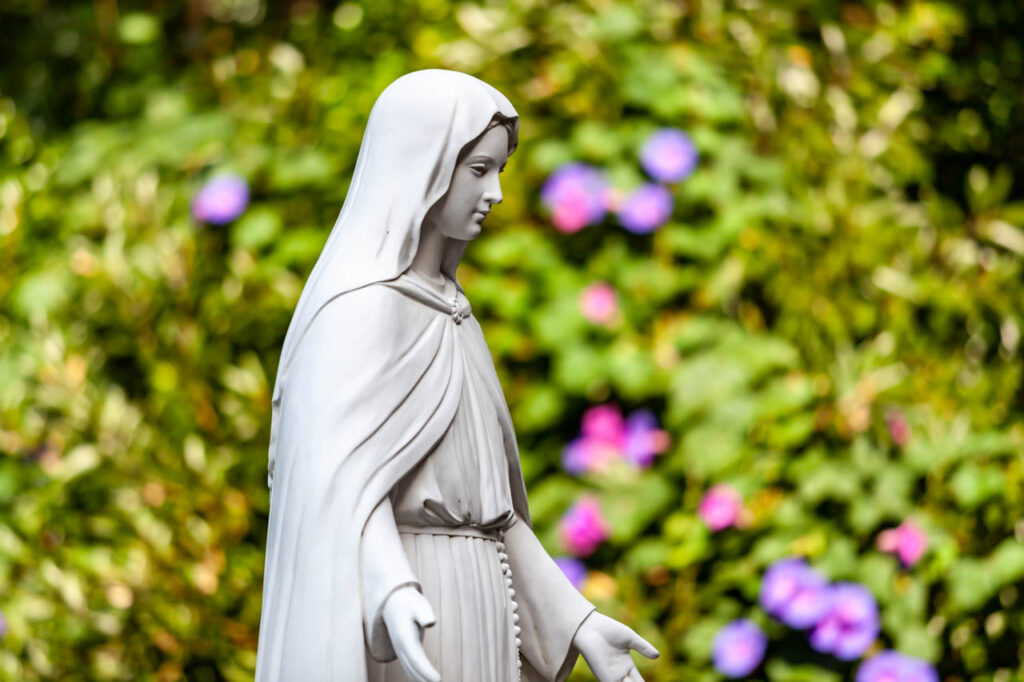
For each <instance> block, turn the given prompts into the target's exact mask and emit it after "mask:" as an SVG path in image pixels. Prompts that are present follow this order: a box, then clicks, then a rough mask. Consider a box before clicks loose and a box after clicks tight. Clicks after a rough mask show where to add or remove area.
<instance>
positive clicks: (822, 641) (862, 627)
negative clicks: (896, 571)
mask: <svg viewBox="0 0 1024 682" xmlns="http://www.w3.org/2000/svg"><path fill="white" fill-rule="evenodd" d="M829 604H830V606H829V610H828V613H826V614H825V615H824V616H822V618H821V620H819V621H818V623H817V624H816V625H815V627H814V630H813V631H812V632H811V646H812V647H814V648H815V649H816V650H818V651H820V652H822V653H823V654H832V655H834V656H835V657H836V658H839V659H842V660H844V661H850V660H853V659H854V658H857V657H858V656H861V655H863V654H864V652H865V651H867V650H868V649H869V648H870V647H871V645H872V644H874V642H875V640H876V639H877V638H878V604H877V603H875V597H874V596H873V595H872V594H871V592H869V591H868V589H867V588H866V587H864V586H863V585H860V584H858V583H849V582H843V583H836V584H835V585H833V586H832V587H830V588H829Z"/></svg>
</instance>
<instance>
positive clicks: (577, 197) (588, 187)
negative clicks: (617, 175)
mask: <svg viewBox="0 0 1024 682" xmlns="http://www.w3.org/2000/svg"><path fill="white" fill-rule="evenodd" d="M607 192H608V181H607V180H606V179H605V176H604V173H603V172H601V171H600V170H598V169H597V168H594V167H593V166H590V165H587V164H585V163H569V164H565V165H564V166H561V167H560V168H558V169H557V170H556V171H555V172H554V173H552V174H551V175H550V176H549V177H548V179H547V180H546V181H545V182H544V186H543V187H541V190H540V198H541V203H543V204H544V206H545V207H546V208H547V209H548V210H549V211H550V212H551V222H552V223H554V226H555V227H556V228H557V229H558V230H559V231H561V232H578V231H579V230H582V229H583V228H584V227H586V226H587V225H593V224H595V223H599V222H601V220H602V219H603V218H604V216H605V212H606V209H605V203H606V201H607Z"/></svg>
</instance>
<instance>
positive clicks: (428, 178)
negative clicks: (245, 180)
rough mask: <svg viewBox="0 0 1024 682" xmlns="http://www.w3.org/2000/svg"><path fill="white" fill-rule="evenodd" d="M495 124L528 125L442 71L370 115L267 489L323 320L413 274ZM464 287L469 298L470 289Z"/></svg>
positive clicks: (312, 307) (289, 340)
mask: <svg viewBox="0 0 1024 682" xmlns="http://www.w3.org/2000/svg"><path fill="white" fill-rule="evenodd" d="M495 114H501V115H502V116H505V117H507V118H509V119H512V130H513V134H512V135H510V136H509V153H510V154H511V153H512V151H513V150H514V149H515V147H516V145H517V143H518V129H519V118H518V114H517V113H516V110H515V109H514V108H513V106H512V104H511V102H509V101H508V99H507V98H506V97H505V96H504V95H502V94H501V93H500V92H498V91H497V90H496V89H494V88H493V87H491V86H490V85H488V84H487V83H484V82H483V81H481V80H479V79H477V78H474V77H473V76H470V75H467V74H464V73H459V72H457V71H447V70H443V69H424V70H422V71H413V72H411V73H408V74H406V75H404V76H402V77H400V78H398V79H397V80H395V81H394V82H393V83H391V85H389V86H388V87H387V88H385V89H384V91H383V92H382V93H381V94H380V96H379V97H378V98H377V101H376V103H375V104H374V105H373V109H372V110H371V111H370V116H369V120H368V121H367V124H366V131H365V133H364V134H363V141H362V144H361V146H360V148H359V156H358V158H357V160H356V166H355V171H354V173H353V177H352V183H351V185H350V188H349V191H348V195H347V197H346V198H345V203H344V205H343V206H342V209H341V213H340V214H339V215H338V219H337V221H335V223H334V228H333V229H332V230H331V234H330V236H329V237H328V238H327V243H326V244H325V245H324V248H323V251H322V252H321V254H320V258H319V259H318V260H317V262H316V265H315V266H314V267H313V271H312V273H311V274H310V276H309V279H308V280H307V281H306V285H305V287H304V288H303V290H302V295H301V296H300V297H299V302H298V305H297V306H296V308H295V313H294V315H293V316H292V319H291V323H290V324H289V326H288V333H287V335H286V336H285V341H284V347H283V350H282V351H281V360H280V363H279V364H278V369H277V377H276V380H275V382H274V393H273V399H272V416H271V427H270V452H269V472H268V485H271V484H272V482H273V472H274V462H275V458H276V448H277V433H278V430H279V429H278V420H279V413H280V406H281V397H282V395H283V393H284V391H285V388H286V381H287V376H288V368H289V366H290V365H291V362H292V360H293V359H294V357H295V354H296V352H297V349H298V347H299V344H300V342H301V341H302V338H303V336H304V335H305V333H306V331H307V330H308V329H309V327H310V325H311V324H312V322H313V320H314V318H315V317H316V316H317V314H318V313H319V312H320V311H321V310H322V309H323V308H324V306H325V305H327V304H328V303H329V302H330V301H331V300H333V299H334V298H336V297H338V296H341V295H343V294H345V293H346V292H350V291H353V290H355V289H359V288H362V287H365V286H367V285H369V284H373V283H375V282H382V281H387V280H392V279H395V278H396V277H398V276H399V275H401V274H402V273H403V272H405V270H406V269H408V267H409V265H410V264H411V263H412V261H413V258H414V257H415V255H416V250H417V248H418V246H419V238H420V226H421V224H422V222H423V218H424V216H425V215H426V213H427V211H428V210H429V209H430V207H431V206H433V205H434V203H436V202H437V201H438V200H439V199H440V198H441V197H442V196H444V194H445V193H446V192H447V191H448V186H449V183H450V182H451V177H452V172H453V171H454V169H455V163H456V160H457V158H458V155H459V152H460V151H461V150H462V148H463V147H464V146H465V145H466V144H467V143H468V142H470V141H472V140H473V139H475V138H476V137H477V136H478V135H479V134H480V133H482V132H483V131H484V129H485V128H486V127H487V125H488V123H490V121H491V119H492V118H493V117H494V115H495ZM464 249H465V242H461V243H459V242H457V243H453V245H452V246H450V247H449V250H448V252H447V253H446V254H445V257H444V260H443V262H442V270H443V271H444V272H445V274H447V275H448V276H449V277H450V278H451V279H452V280H455V269H456V267H457V266H458V262H459V260H460V259H461V257H462V252H463V250H464ZM456 286H458V288H459V290H460V291H461V286H459V285H458V282H457V280H456Z"/></svg>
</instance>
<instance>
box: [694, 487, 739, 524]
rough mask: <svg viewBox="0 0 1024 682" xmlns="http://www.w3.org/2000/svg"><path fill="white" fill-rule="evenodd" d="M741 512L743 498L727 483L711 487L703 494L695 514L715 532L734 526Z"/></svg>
mask: <svg viewBox="0 0 1024 682" xmlns="http://www.w3.org/2000/svg"><path fill="white" fill-rule="evenodd" d="M742 511H743V496H742V495H740V493H739V491H738V490H736V488H734V487H732V486H731V485H729V484H727V483H722V484H719V485H716V486H713V487H712V488H711V489H710V490H708V491H707V492H706V493H704V497H703V498H702V499H701V501H700V506H698V507H697V514H698V515H699V516H700V518H701V520H703V521H704V523H705V524H707V527H708V528H709V529H711V530H713V531H715V532H718V531H720V530H724V529H725V528H728V527H729V526H735V525H736V521H737V520H738V519H739V517H740V512H742Z"/></svg>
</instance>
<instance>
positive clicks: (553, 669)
mask: <svg viewBox="0 0 1024 682" xmlns="http://www.w3.org/2000/svg"><path fill="white" fill-rule="evenodd" d="M505 548H506V552H507V554H508V561H509V565H510V567H511V568H512V584H513V587H514V588H515V590H516V602H517V603H518V604H519V627H520V629H521V630H522V632H521V633H520V636H519V638H520V640H521V642H522V644H521V646H520V652H521V654H522V656H523V658H524V659H526V660H525V661H524V666H523V672H524V675H523V679H525V680H530V679H541V680H557V681H561V680H564V679H565V678H566V677H567V676H568V674H569V672H571V671H572V668H573V665H575V663H576V657H577V656H578V653H579V652H578V651H577V650H576V648H575V646H574V645H573V638H574V637H575V636H576V631H577V630H578V629H579V627H580V625H581V624H582V623H583V621H584V620H586V618H587V616H589V615H590V613H591V612H592V611H593V610H594V605H593V604H591V603H590V602H589V601H587V600H586V599H584V598H583V595H581V594H580V593H579V591H578V590H577V589H576V588H575V587H573V585H572V583H570V582H569V579H568V578H566V577H565V574H563V573H562V571H561V569H560V568H558V564H556V563H555V562H554V560H553V559H552V558H551V557H550V556H548V553H547V552H546V551H545V550H544V547H543V545H541V544H540V540H538V539H537V536H536V535H534V533H533V530H531V529H530V527H529V525H527V524H526V522H525V521H523V520H522V519H520V518H518V517H517V519H516V523H515V525H513V526H512V527H511V528H510V529H509V530H507V531H506V532H505Z"/></svg>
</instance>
